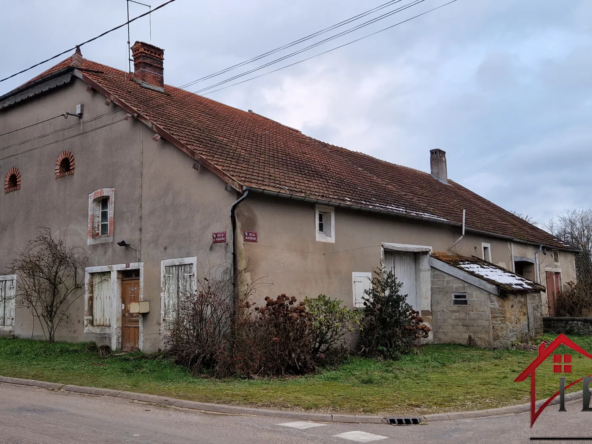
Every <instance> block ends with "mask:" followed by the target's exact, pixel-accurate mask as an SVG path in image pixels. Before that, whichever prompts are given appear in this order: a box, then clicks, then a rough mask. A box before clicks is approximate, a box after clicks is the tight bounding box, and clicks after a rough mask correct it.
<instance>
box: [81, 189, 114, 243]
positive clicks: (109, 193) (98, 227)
mask: <svg viewBox="0 0 592 444" xmlns="http://www.w3.org/2000/svg"><path fill="white" fill-rule="evenodd" d="M105 200H107V202H108V203H107V209H103V202H104V201H105ZM114 210H115V189H114V188H103V189H100V190H97V191H95V192H93V193H90V194H89V195H88V241H87V243H88V245H95V244H102V243H107V242H113V231H114V220H115V218H114V213H115V211H114ZM105 211H106V212H107V221H103V217H102V216H103V213H104V212H105ZM103 226H107V234H103Z"/></svg>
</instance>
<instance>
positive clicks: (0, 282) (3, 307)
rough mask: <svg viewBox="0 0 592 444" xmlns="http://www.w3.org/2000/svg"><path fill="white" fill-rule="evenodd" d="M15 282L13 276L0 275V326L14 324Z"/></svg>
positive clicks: (11, 325)
mask: <svg viewBox="0 0 592 444" xmlns="http://www.w3.org/2000/svg"><path fill="white" fill-rule="evenodd" d="M15 284H16V282H15V278H14V277H13V276H10V277H7V276H3V277H0V327H13V326H14V312H15V306H16V285H15Z"/></svg>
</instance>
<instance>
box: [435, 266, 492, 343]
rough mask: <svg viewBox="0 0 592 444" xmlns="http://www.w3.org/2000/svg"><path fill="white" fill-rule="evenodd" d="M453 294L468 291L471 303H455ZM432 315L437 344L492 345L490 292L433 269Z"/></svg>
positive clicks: (468, 298)
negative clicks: (473, 342)
mask: <svg viewBox="0 0 592 444" xmlns="http://www.w3.org/2000/svg"><path fill="white" fill-rule="evenodd" d="M453 293H466V295H467V301H468V304H467V305H453V303H452V295H453ZM432 316H433V323H434V325H433V329H434V342H435V343H454V344H465V345H466V344H468V341H469V335H470V336H471V337H472V338H473V340H474V341H475V344H476V345H478V346H479V347H490V346H491V312H490V300H489V293H487V292H486V291H484V290H482V289H480V288H477V287H475V286H473V285H471V284H469V283H467V282H464V281H461V280H460V279H457V278H455V277H453V276H450V275H448V274H446V273H443V272H441V271H439V270H436V269H433V268H432Z"/></svg>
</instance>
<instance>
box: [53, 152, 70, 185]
mask: <svg viewBox="0 0 592 444" xmlns="http://www.w3.org/2000/svg"><path fill="white" fill-rule="evenodd" d="M72 174H74V156H73V155H72V153H71V152H70V151H64V152H63V153H62V154H60V157H58V160H57V162H56V166H55V177H56V179H59V178H60V177H66V176H71V175H72Z"/></svg>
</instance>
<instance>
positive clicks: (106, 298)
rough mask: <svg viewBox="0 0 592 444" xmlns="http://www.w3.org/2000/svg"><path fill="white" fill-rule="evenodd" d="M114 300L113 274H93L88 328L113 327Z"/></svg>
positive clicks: (88, 306) (108, 272) (89, 299)
mask: <svg viewBox="0 0 592 444" xmlns="http://www.w3.org/2000/svg"><path fill="white" fill-rule="evenodd" d="M112 300H113V288H112V285H111V272H110V271H107V272H104V273H93V274H91V275H90V288H89V296H88V305H87V323H86V326H87V327H110V326H111V311H112V308H111V302H112Z"/></svg>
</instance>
